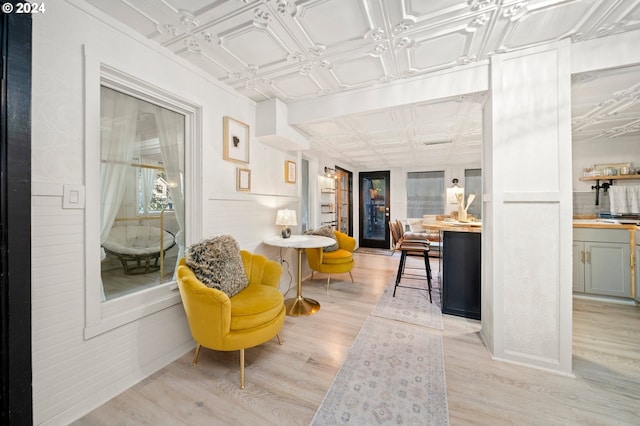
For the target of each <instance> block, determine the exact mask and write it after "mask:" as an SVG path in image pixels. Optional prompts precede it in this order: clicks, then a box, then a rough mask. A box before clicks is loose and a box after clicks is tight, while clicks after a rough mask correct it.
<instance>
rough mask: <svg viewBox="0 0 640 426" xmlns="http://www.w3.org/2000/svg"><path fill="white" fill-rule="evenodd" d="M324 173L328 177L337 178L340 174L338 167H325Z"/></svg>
mask: <svg viewBox="0 0 640 426" xmlns="http://www.w3.org/2000/svg"><path fill="white" fill-rule="evenodd" d="M324 175H325V176H326V177H328V178H332V179H337V178H338V175H337V174H336V169H332V168H331V167H325V168H324Z"/></svg>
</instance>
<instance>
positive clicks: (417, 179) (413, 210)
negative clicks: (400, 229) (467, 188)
mask: <svg viewBox="0 0 640 426" xmlns="http://www.w3.org/2000/svg"><path fill="white" fill-rule="evenodd" d="M444 193H445V191H444V171H434V172H409V173H408V174H407V217H411V218H421V217H422V216H423V215H426V214H444V203H445V197H444Z"/></svg>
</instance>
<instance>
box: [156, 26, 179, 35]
mask: <svg viewBox="0 0 640 426" xmlns="http://www.w3.org/2000/svg"><path fill="white" fill-rule="evenodd" d="M161 28H162V29H164V30H166V31H167V32H168V33H169V34H171V35H172V36H174V37H175V36H177V35H178V34H180V33H181V31H180V30H179V29H178V28H177V27H174V26H173V25H171V24H165V25H163V26H162V27H161ZM158 32H159V33H160V34H162V33H163V31H158Z"/></svg>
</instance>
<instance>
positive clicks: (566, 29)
mask: <svg viewBox="0 0 640 426" xmlns="http://www.w3.org/2000/svg"><path fill="white" fill-rule="evenodd" d="M87 1H88V3H90V4H92V5H94V6H95V7H97V8H98V9H100V10H102V11H103V12H105V13H107V14H108V15H111V16H112V17H114V18H115V19H117V20H119V21H121V22H123V23H124V24H126V25H128V26H129V27H131V28H133V29H134V30H136V31H138V32H139V33H141V34H143V35H144V36H145V37H147V38H149V39H151V40H154V41H156V42H157V43H159V44H161V45H162V46H164V47H166V48H167V49H169V50H171V51H172V52H174V53H175V54H176V55H178V56H181V57H183V58H184V59H186V60H187V61H190V62H192V63H193V64H195V65H196V66H198V67H200V68H202V69H203V70H205V71H207V72H208V73H210V74H211V75H212V76H214V77H215V78H217V79H219V80H221V81H223V82H225V83H227V84H229V85H230V86H231V87H233V88H235V89H236V90H238V91H239V92H241V93H243V94H245V95H246V96H248V97H249V98H251V99H254V100H256V101H262V100H266V99H271V98H274V97H277V98H279V99H280V100H282V101H283V102H285V103H290V102H295V101H301V100H307V99H313V98H317V97H322V96H327V95H331V94H335V93H339V92H346V91H352V90H358V89H362V88H366V87H372V86H378V85H379V86H383V85H386V84H389V83H391V82H393V81H398V80H405V79H411V78H416V77H420V76H424V75H425V74H428V73H433V72H436V71H440V70H444V69H448V68H452V67H456V66H459V65H465V64H469V63H474V62H478V61H485V60H486V59H488V58H489V57H490V56H491V55H493V54H496V53H500V52H508V51H512V50H517V49H522V48H526V47H531V46H535V45H538V44H542V43H547V42H552V41H556V40H560V39H564V38H567V37H569V38H571V39H572V40H574V41H578V40H586V39H591V38H596V37H602V36H606V35H611V34H615V33H620V32H625V31H631V30H636V29H640V0H298V1H293V0H226V1H223V0H112V1H108V2H105V1H100V0H87ZM634 71H635V70H634ZM635 76H636V79H635V81H638V78H637V74H635ZM618 77H619V76H618ZM618 77H613V78H612V80H611V81H618ZM590 78H591V79H594V78H595V80H596V81H597V80H599V78H598V76H591V77H590ZM589 81H590V80H589V79H588V78H585V79H582V80H580V79H578V78H576V84H578V83H579V84H580V86H579V87H578V88H577V89H576V92H580V90H581V89H580V87H581V88H583V89H584V91H585V92H589V93H591V100H593V101H594V102H595V98H596V97H598V96H597V95H596V94H594V93H593V91H592V90H591V88H593V87H594V86H591V88H589V85H590V82H589ZM600 83H601V84H600V86H601V87H599V89H600V90H601V92H602V97H603V98H607V99H617V98H619V97H622V98H624V99H626V100H627V101H628V99H629V97H633V96H635V98H636V99H637V86H628V87H618V89H617V92H620V93H618V94H617V95H615V94H614V92H613V91H611V90H610V88H611V87H610V86H611V85H612V84H613V83H612V84H607V83H605V82H603V81H600ZM613 85H614V86H616V84H613ZM634 87H635V89H634ZM634 90H635V91H634ZM605 92H606V93H605ZM622 92H624V93H625V95H623V94H622ZM634 94H635V95H634ZM586 98H587V96H585V97H583V99H584V102H585V104H584V105H581V106H580V107H579V109H580V111H581V112H580V113H578V114H577V115H576V117H575V121H574V125H575V124H578V125H579V130H580V132H581V135H580V137H583V136H585V135H588V136H594V135H595V132H596V126H594V124H593V123H595V122H596V121H598V117H602V116H606V115H607V114H613V111H619V110H620V108H623V109H625V108H626V107H624V106H623V104H622V103H623V102H624V100H621V101H619V102H616V105H617V106H612V105H610V104H609V103H607V105H605V106H600V103H601V102H603V101H604V100H605V99H600V100H598V103H597V104H592V105H591V107H590V106H589V105H587V103H588V101H587V99H586ZM482 101H483V96H482V95H474V96H468V97H466V98H461V99H453V100H446V101H444V102H441V103H438V104H423V105H409V106H406V107H402V108H394V109H392V110H388V111H372V112H368V113H364V114H359V115H356V116H348V117H337V118H335V119H333V120H330V121H326V122H321V123H303V124H301V125H300V126H299V128H300V129H301V130H303V131H304V132H305V133H307V134H308V135H309V136H310V137H311V140H312V147H313V148H314V149H319V150H328V151H329V152H331V153H332V154H334V155H337V156H339V157H340V158H349V159H351V162H352V163H353V164H354V165H355V166H357V167H362V168H372V167H394V166H404V167H418V166H422V165H425V164H426V165H429V164H441V163H442V162H460V163H462V162H466V160H464V161H463V159H466V158H471V157H472V156H474V155H475V158H479V155H480V154H479V153H480V145H479V143H480V133H481V130H480V124H481V120H480V115H481V103H482ZM627 103H628V102H627ZM625 105H626V104H625ZM589 108H592V109H589ZM627 110H629V109H628V108H627ZM616 116H617V117H618V118H620V114H617V115H616ZM638 117H640V115H638ZM604 121H605V120H604V119H603V118H600V119H599V121H598V122H599V123H600V124H601V125H604ZM383 123H387V127H386V128H384V127H385V126H383V125H382V124H383ZM619 124H620V125H621V126H626V124H624V123H623V122H620V123H619ZM635 126H636V127H635V129H636V130H635V131H638V130H637V122H636V124H635ZM632 129H633V127H632ZM577 130H578V129H577ZM607 131H610V132H614V133H615V134H618V133H622V132H627V133H629V131H633V130H629V128H628V127H625V129H615V130H611V129H607ZM616 132H617V133H616ZM614 133H611V135H612V136H615V134H614ZM444 140H447V141H452V142H451V143H446V144H444V143H443V144H432V145H425V143H428V142H429V141H444ZM407 146H408V147H409V149H407Z"/></svg>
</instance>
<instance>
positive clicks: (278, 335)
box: [276, 334, 282, 345]
mask: <svg viewBox="0 0 640 426" xmlns="http://www.w3.org/2000/svg"><path fill="white" fill-rule="evenodd" d="M276 337H277V338H278V344H279V345H282V340H281V339H280V334H276Z"/></svg>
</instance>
